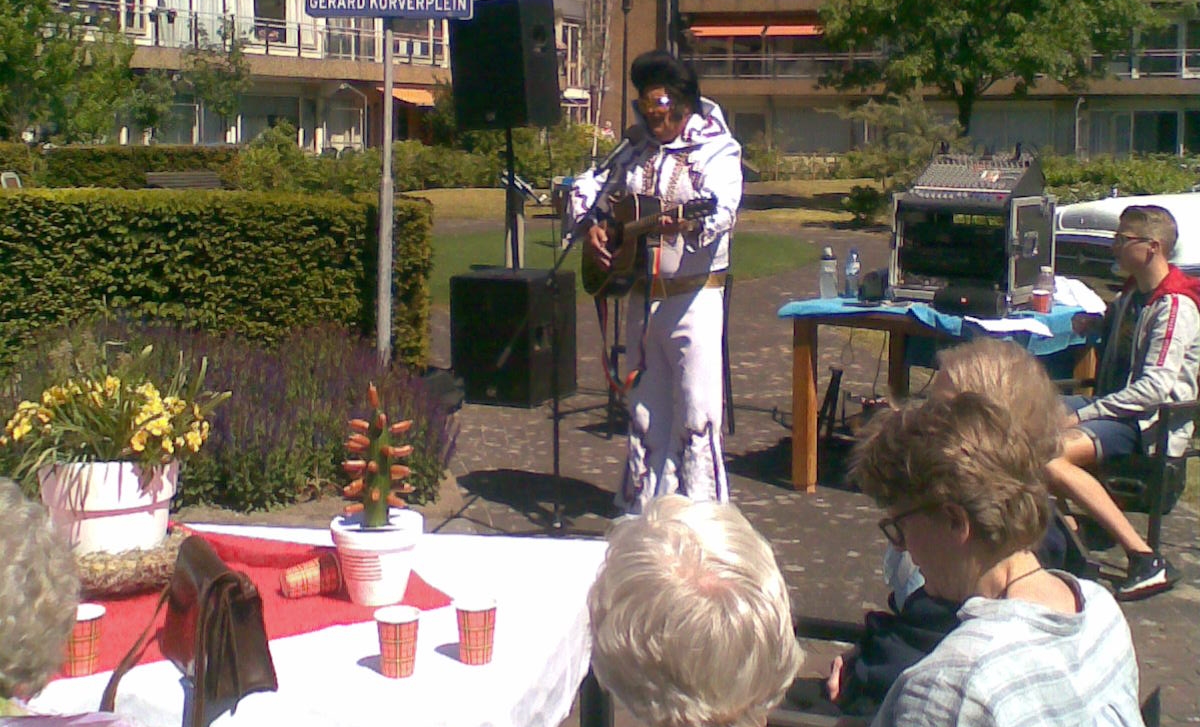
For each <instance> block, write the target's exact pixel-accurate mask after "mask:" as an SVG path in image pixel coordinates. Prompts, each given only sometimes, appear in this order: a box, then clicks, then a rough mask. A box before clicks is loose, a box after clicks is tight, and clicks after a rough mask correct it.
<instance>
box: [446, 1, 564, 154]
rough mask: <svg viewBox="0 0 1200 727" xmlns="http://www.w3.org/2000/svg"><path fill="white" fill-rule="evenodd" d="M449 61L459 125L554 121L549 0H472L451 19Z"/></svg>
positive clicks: (556, 108)
mask: <svg viewBox="0 0 1200 727" xmlns="http://www.w3.org/2000/svg"><path fill="white" fill-rule="evenodd" d="M450 64H451V71H452V73H453V77H452V81H453V88H454V116H455V118H456V119H457V121H458V128H459V129H464V130H472V129H505V128H509V127H516V126H531V125H532V126H553V125H554V124H556V123H558V120H559V118H560V116H561V115H562V109H561V107H560V101H559V90H558V53H557V50H556V47H555V42H554V2H553V0H476V2H475V17H473V18H471V19H470V20H452V21H450Z"/></svg>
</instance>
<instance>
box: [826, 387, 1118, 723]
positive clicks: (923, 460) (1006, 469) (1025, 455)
mask: <svg viewBox="0 0 1200 727" xmlns="http://www.w3.org/2000/svg"><path fill="white" fill-rule="evenodd" d="M1044 449H1045V445H1044V444H1043V443H1041V442H1038V441H1035V439H1034V438H1033V437H1032V436H1030V433H1029V432H1027V431H1024V430H1023V429H1022V428H1021V427H1019V426H1017V425H1016V422H1015V420H1014V416H1013V415H1012V414H1011V413H1010V412H1009V411H1008V410H1006V409H1004V408H1001V407H1000V406H999V405H997V404H996V403H995V402H994V401H993V400H992V399H990V398H988V397H987V396H984V395H981V394H976V393H971V392H967V393H959V394H954V395H952V396H948V397H936V398H933V399H931V400H930V401H929V402H927V403H925V404H924V405H922V406H910V407H907V408H905V409H901V410H893V411H887V412H883V413H880V414H876V415H875V417H874V419H873V420H872V423H871V426H870V430H869V432H868V434H867V436H866V437H865V438H864V439H863V440H862V441H860V443H859V444H858V445H857V446H856V447H855V451H854V456H853V461H852V465H851V471H850V477H851V480H852V481H853V482H855V483H857V484H858V485H859V486H860V487H861V488H862V490H863V491H864V492H866V493H867V494H868V495H870V496H871V497H873V498H874V499H875V501H876V502H877V503H878V504H879V505H880V506H881V507H883V508H885V509H886V510H887V516H886V517H885V518H883V519H882V520H881V521H880V523H879V527H880V529H881V530H882V531H883V534H884V535H885V536H886V537H887V539H888V541H889V542H890V543H891V544H892V545H893V547H895V548H897V549H900V550H902V551H907V552H908V553H909V555H910V556H911V557H912V559H913V562H914V563H916V565H917V566H918V567H920V569H921V572H922V574H924V577H925V587H926V589H927V590H928V591H929V592H930V594H932V595H936V596H938V597H940V598H944V599H947V600H950V601H955V602H961V603H962V604H963V605H962V608H961V609H960V610H959V612H958V616H959V619H960V621H961V623H960V625H959V626H958V627H957V628H955V629H954V630H953V631H951V632H950V634H949V635H947V636H946V637H945V639H943V640H942V642H941V643H940V644H939V645H938V646H937V648H935V649H934V650H933V652H932V653H931V654H930V655H929V656H927V657H925V658H924V659H922V660H921V661H919V662H918V663H917V664H915V665H914V666H912V667H910V668H908V669H907V670H905V671H904V672H903V673H902V674H901V675H900V678H899V679H898V680H897V681H896V683H895V684H894V685H893V686H892V688H891V689H890V690H889V691H888V694H887V697H886V698H885V699H884V702H883V705H882V706H881V707H880V709H879V712H878V713H877V715H876V717H875V721H874V722H873V724H875V725H939V726H940V725H1018V724H1022V725H1025V724H1063V725H1067V724H1069V725H1140V724H1142V720H1141V716H1140V714H1139V711H1138V701H1137V695H1138V672H1137V662H1136V659H1135V658H1134V652H1133V643H1132V641H1131V638H1130V634H1129V627H1128V625H1127V624H1126V622H1125V618H1124V616H1123V615H1122V614H1121V611H1120V609H1119V608H1118V606H1117V604H1116V602H1115V601H1114V600H1113V598H1112V596H1111V595H1109V593H1108V592H1107V591H1106V590H1105V589H1104V588H1102V587H1101V586H1099V585H1097V584H1095V583H1092V582H1090V581H1080V580H1077V579H1075V578H1074V577H1073V576H1071V575H1070V574H1068V573H1064V572H1061V571H1052V570H1047V569H1045V568H1043V567H1042V566H1041V565H1040V564H1039V562H1038V559H1037V557H1036V556H1035V555H1034V553H1033V550H1032V549H1033V547H1034V546H1035V545H1036V543H1037V542H1038V540H1039V539H1040V538H1041V537H1042V534H1043V533H1044V532H1045V530H1046V526H1047V523H1048V521H1049V518H1050V508H1049V503H1048V498H1047V490H1046V474H1045V456H1044Z"/></svg>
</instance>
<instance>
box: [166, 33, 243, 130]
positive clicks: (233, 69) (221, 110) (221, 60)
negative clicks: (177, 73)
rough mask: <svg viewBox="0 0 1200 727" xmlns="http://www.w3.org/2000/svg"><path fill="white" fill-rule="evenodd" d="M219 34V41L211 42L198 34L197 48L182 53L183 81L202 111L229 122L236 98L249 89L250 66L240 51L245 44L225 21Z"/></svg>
mask: <svg viewBox="0 0 1200 727" xmlns="http://www.w3.org/2000/svg"><path fill="white" fill-rule="evenodd" d="M218 34H219V35H220V38H218V39H217V40H215V41H210V40H209V39H208V37H207V35H206V34H204V33H203V32H201V34H200V35H201V37H200V42H199V43H197V44H196V47H194V48H189V49H188V50H186V51H184V56H183V74H182V79H183V82H184V83H186V84H187V85H188V86H190V87H191V89H192V93H193V94H194V95H195V98H196V100H197V101H199V102H201V103H203V104H204V106H205V108H207V109H208V110H209V111H212V112H213V113H214V114H216V115H218V116H220V117H221V118H222V119H229V118H230V117H232V116H233V115H234V114H235V113H236V112H237V110H238V100H239V97H240V96H241V95H242V94H243V93H245V92H246V90H247V89H248V88H250V63H249V61H247V60H246V55H245V52H244V50H243V47H244V46H245V41H243V40H242V39H241V38H238V37H235V33H234V32H233V26H232V24H231V23H229V22H226V23H225V24H224V26H223V27H222V28H221V29H220V30H219V31H218Z"/></svg>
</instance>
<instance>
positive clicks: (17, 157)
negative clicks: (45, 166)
mask: <svg viewBox="0 0 1200 727" xmlns="http://www.w3.org/2000/svg"><path fill="white" fill-rule="evenodd" d="M40 161H41V159H40V155H39V154H38V153H37V151H35V150H33V149H31V148H30V147H29V146H27V145H25V144H16V143H11V142H7V143H0V172H16V173H17V174H19V175H21V184H23V185H25V186H26V187H32V186H34V184H35V182H34V175H35V173H36V170H37V169H38V165H39V163H40Z"/></svg>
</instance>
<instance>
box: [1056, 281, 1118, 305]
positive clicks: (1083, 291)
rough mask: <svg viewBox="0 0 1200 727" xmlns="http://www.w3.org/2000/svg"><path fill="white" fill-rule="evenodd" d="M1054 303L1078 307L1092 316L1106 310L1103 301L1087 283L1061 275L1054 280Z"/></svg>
mask: <svg viewBox="0 0 1200 727" xmlns="http://www.w3.org/2000/svg"><path fill="white" fill-rule="evenodd" d="M1054 302H1055V303H1058V304H1059V305H1075V306H1079V307H1080V308H1082V309H1083V311H1084V312H1085V313H1092V314H1097V313H1099V314H1103V313H1104V311H1105V310H1107V309H1108V306H1106V305H1105V304H1104V299H1102V298H1101V297H1100V296H1099V295H1096V291H1094V290H1092V289H1091V288H1089V287H1088V285H1087V283H1085V282H1083V281H1082V280H1076V279H1075V278H1065V277H1063V276H1061V275H1058V276H1056V277H1055V278H1054Z"/></svg>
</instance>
